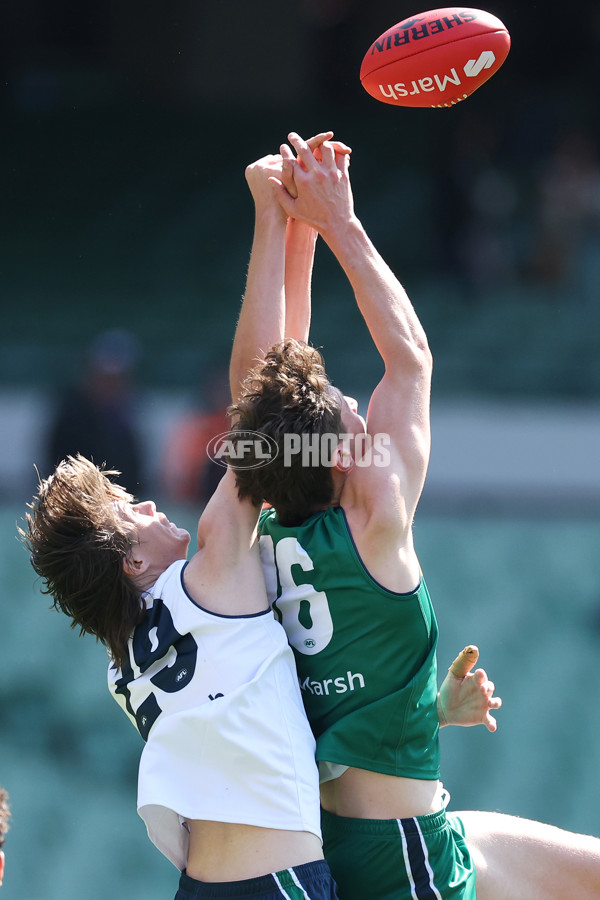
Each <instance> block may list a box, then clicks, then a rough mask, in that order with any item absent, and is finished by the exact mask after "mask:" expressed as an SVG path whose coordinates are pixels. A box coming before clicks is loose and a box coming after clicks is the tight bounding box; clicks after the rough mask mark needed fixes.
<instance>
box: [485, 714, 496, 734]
mask: <svg viewBox="0 0 600 900" xmlns="http://www.w3.org/2000/svg"><path fill="white" fill-rule="evenodd" d="M483 724H484V725H485V727H486V728H487V730H488V731H496V729H497V728H498V723H497V722H496V720H495V718H494V717H493V716H491V715H490V714H489V713H488V714H487V716H486V717H485V720H484V722H483Z"/></svg>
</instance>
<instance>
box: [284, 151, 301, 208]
mask: <svg viewBox="0 0 600 900" xmlns="http://www.w3.org/2000/svg"><path fill="white" fill-rule="evenodd" d="M282 149H283V148H282ZM288 150H289V147H288ZM289 154H290V155H289V156H287V155H286V156H283V154H282V157H283V158H282V162H281V181H282V183H283V186H284V187H285V189H286V190H287V192H288V194H289V195H290V197H294V198H295V197H297V196H298V191H297V190H296V183H295V181H294V165H295V162H294V157H293V155H292V152H291V150H289Z"/></svg>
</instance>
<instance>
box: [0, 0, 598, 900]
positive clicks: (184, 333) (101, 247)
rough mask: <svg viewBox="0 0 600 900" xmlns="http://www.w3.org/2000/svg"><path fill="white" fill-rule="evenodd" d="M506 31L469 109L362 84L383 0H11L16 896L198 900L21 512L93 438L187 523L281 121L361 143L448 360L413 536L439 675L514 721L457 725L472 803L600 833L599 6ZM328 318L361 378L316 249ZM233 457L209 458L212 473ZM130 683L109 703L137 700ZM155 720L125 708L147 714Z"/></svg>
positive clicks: (10, 674) (5, 67)
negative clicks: (501, 54)
mask: <svg viewBox="0 0 600 900" xmlns="http://www.w3.org/2000/svg"><path fill="white" fill-rule="evenodd" d="M487 8H489V9H490V11H491V12H493V13H494V14H496V15H497V16H499V17H500V18H501V19H502V20H503V21H504V22H505V24H506V25H507V27H508V29H509V31H510V33H511V36H512V49H511V52H510V54H509V57H508V59H507V61H506V63H505V64H504V66H503V67H502V68H501V69H500V71H499V72H498V73H497V74H496V75H495V76H494V77H493V78H492V79H491V81H490V82H489V83H487V84H485V85H484V86H483V87H482V88H481V89H480V90H479V91H478V92H477V93H475V94H474V95H473V96H472V97H470V98H469V99H468V100H466V101H465V102H464V103H461V104H459V105H458V106H456V107H454V108H452V109H449V110H426V109H425V110H410V109H397V108H393V107H391V106H387V105H385V104H383V103H378V102H376V101H375V100H373V99H372V98H371V97H369V96H368V95H367V94H366V92H365V91H364V90H363V89H362V87H361V85H360V83H359V78H358V72H359V69H360V63H361V60H362V57H363V54H364V53H365V52H366V50H367V49H368V47H369V45H370V44H371V43H372V41H373V40H374V39H375V38H376V37H377V36H378V35H379V34H380V33H381V32H383V31H385V30H386V29H387V28H388V27H390V26H391V25H392V24H394V23H395V22H397V21H399V20H401V19H402V18H405V17H406V16H409V15H412V14H414V13H417V12H420V11H421V9H419V8H418V6H415V5H414V4H408V3H406V2H394V3H392V2H390V0H371V2H369V3H364V2H360V0H290V2H288V3H283V4H282V3H275V2H271V0H255V2H252V3H248V2H242V0H231V2H228V3H205V2H202V0H173V2H171V3H169V4H165V3H159V2H157V0H146V2H145V3H140V2H139V0H128V2H125V3H124V2H117V0H106V2H104V3H90V2H81V0H78V2H75V0H50V2H48V0H20V2H18V3H17V2H11V3H6V4H3V8H2V11H1V13H0V22H1V25H0V112H1V117H2V140H1V145H0V147H1V150H0V153H1V166H0V179H1V195H0V196H1V203H2V209H3V215H2V216H1V217H0V229H1V238H0V292H1V296H2V326H3V327H2V329H1V330H0V421H1V427H2V441H1V442H0V501H1V505H0V536H1V537H2V543H1V545H0V572H1V573H2V581H3V585H4V591H3V598H2V600H1V601H0V704H1V706H0V784H4V785H5V786H6V787H7V788H8V789H9V792H10V794H11V805H12V811H13V818H12V827H11V831H10V832H9V835H8V837H7V841H6V847H5V851H6V857H7V861H6V878H5V887H4V890H5V891H6V892H7V897H8V898H9V900H54V898H58V897H60V898H64V897H76V896H86V897H87V898H89V900H95V898H105V897H108V896H111V897H112V896H114V897H125V896H133V897H142V896H143V897H145V898H147V900H154V898H159V897H165V896H169V895H170V894H169V892H171V894H174V892H175V882H176V872H175V870H174V869H173V868H172V867H171V866H170V865H169V864H168V863H166V862H165V861H164V860H163V859H162V858H161V857H160V855H159V854H158V851H156V850H155V849H154V848H153V847H152V846H151V845H150V843H149V842H148V840H147V839H146V837H145V835H144V833H143V826H142V824H141V821H140V820H138V819H137V816H136V814H135V773H136V766H137V758H138V756H139V751H140V749H141V748H140V746H139V744H138V741H139V738H138V737H137V735H136V734H135V732H134V730H133V729H132V728H131V726H130V725H128V724H127V723H126V721H125V718H124V717H123V715H122V714H121V713H119V712H118V711H117V709H116V707H114V704H113V703H112V701H111V700H110V698H109V696H108V692H107V691H106V688H105V685H104V681H103V679H104V666H105V654H104V651H103V650H102V648H99V647H97V646H95V645H94V643H93V640H91V639H89V638H88V639H83V640H79V639H78V637H77V635H76V634H74V633H73V632H71V631H70V630H69V628H68V622H67V620H66V619H64V617H63V618H61V617H59V616H58V615H57V614H56V613H51V612H49V611H48V609H47V606H48V602H47V598H44V597H42V596H41V595H40V593H39V585H36V584H35V581H34V576H33V572H32V571H31V569H30V567H29V564H28V560H27V555H26V553H25V551H24V549H23V548H22V547H21V546H20V545H19V544H18V542H17V540H16V523H17V522H18V521H20V520H21V519H22V517H23V515H24V511H25V503H26V501H27V499H28V498H29V497H30V496H31V494H32V493H33V491H34V490H35V485H36V474H35V468H34V466H37V468H38V470H39V472H40V474H41V475H45V474H47V473H48V472H49V471H51V469H52V466H53V464H54V462H55V461H56V460H57V459H58V458H60V457H61V456H63V455H64V454H65V453H68V452H74V451H75V450H81V451H82V452H85V453H86V454H88V455H92V456H93V457H94V459H95V460H96V461H98V462H101V461H104V460H106V462H107V464H108V465H109V466H111V467H115V468H118V469H120V470H121V471H122V472H123V478H124V481H125V483H126V486H127V487H128V488H129V490H131V491H132V492H134V493H135V494H136V495H138V496H141V495H143V496H146V495H151V496H155V497H156V498H157V499H158V500H160V502H161V503H163V504H167V506H168V509H169V512H170V515H171V517H173V516H174V514H175V512H177V510H179V511H180V513H179V514H180V518H182V524H186V523H187V524H188V526H189V527H190V528H192V529H193V528H194V524H193V523H194V519H195V517H196V515H197V513H198V511H199V510H200V509H201V508H202V504H203V503H204V501H205V499H206V496H207V495H208V494H209V493H210V491H211V490H212V489H213V488H214V483H215V478H216V477H217V476H215V473H214V471H213V470H211V468H210V467H209V466H207V463H206V458H205V454H204V446H205V444H206V441H207V439H208V438H210V437H211V436H212V435H216V434H218V433H219V432H220V431H223V430H224V429H225V426H224V424H223V422H224V418H223V415H224V409H225V407H226V405H227V389H226V371H227V363H228V356H229V351H230V347H231V341H232V336H233V330H234V327H235V322H236V318H237V313H238V310H239V305H240V299H241V296H242V292H243V289H244V279H245V271H246V266H247V262H248V256H249V250H250V242H251V231H252V224H253V221H252V204H251V199H250V195H249V192H248V191H247V188H246V185H245V181H244V168H245V166H246V165H247V164H248V163H249V162H251V161H252V160H254V159H255V158H257V157H258V156H261V155H263V154H265V153H269V152H277V150H278V147H279V144H280V143H281V142H282V141H283V140H285V139H286V135H287V133H288V132H289V131H290V130H296V131H299V132H300V133H301V134H303V135H304V136H308V135H310V134H312V133H315V132H317V131H320V130H323V129H327V128H332V129H333V130H334V131H335V133H336V136H337V137H339V138H340V139H341V140H343V141H345V142H346V143H348V144H350V145H351V146H352V148H353V151H354V152H353V157H352V170H351V171H352V178H353V186H354V194H355V202H356V209H357V212H358V215H359V216H360V218H361V219H362V221H363V222H364V224H365V226H366V228H367V230H368V231H369V233H370V235H371V237H372V238H373V240H374V242H375V244H376V245H377V247H378V248H379V250H380V251H381V252H382V254H383V255H384V257H385V258H386V260H387V261H388V262H389V263H390V265H391V266H392V268H393V269H394V271H395V272H396V273H397V274H398V276H399V277H400V279H401V280H402V281H403V283H404V285H405V286H406V288H407V290H408V292H409V294H410V296H411V298H412V299H413V302H414V304H415V307H416V308H417V310H418V312H419V315H420V316H421V319H422V321H423V323H424V324H425V327H426V329H427V332H428V335H429V338H430V343H431V346H432V350H433V353H434V358H435V378H434V387H433V412H432V425H433V452H432V459H431V468H430V475H429V478H428V482H427V486H426V489H425V493H424V497H423V501H422V507H421V513H420V515H419V517H418V519H417V524H416V529H415V536H416V540H417V547H418V548H419V549H420V554H421V559H422V563H423V567H424V569H425V571H426V574H427V577H428V581H429V583H430V587H431V588H432V592H433V596H434V602H435V603H436V605H437V609H438V616H439V619H440V625H441V632H442V642H441V646H440V668H441V669H442V670H443V669H444V667H445V665H446V661H447V662H448V663H449V662H450V660H451V659H452V658H453V657H454V656H455V655H456V653H457V652H458V650H459V649H460V648H461V647H462V646H463V645H464V644H465V643H467V642H475V643H478V644H479V645H480V647H481V649H482V664H483V665H484V666H486V668H488V670H489V672H490V674H491V676H492V677H493V678H494V680H495V681H496V682H497V685H498V691H499V693H500V694H501V695H502V696H504V698H505V707H504V710H503V711H502V712H501V713H500V714H499V719H500V721H501V728H500V731H499V733H498V734H497V735H494V736H489V735H487V734H486V733H483V729H478V730H470V731H469V732H466V731H464V730H462V729H461V730H458V729H457V730H456V731H455V733H454V734H448V735H446V734H444V735H443V752H444V761H443V770H444V780H445V782H446V785H447V787H448V788H449V789H450V792H451V793H452V795H453V804H452V805H453V807H454V808H458V807H460V806H469V807H475V806H477V807H481V808H500V809H503V810H505V811H507V812H515V813H519V814H522V815H527V816H531V817H538V818H543V819H546V820H550V821H553V822H555V823H556V824H559V825H563V826H565V827H568V828H572V829H575V830H582V831H583V830H586V831H594V832H595V833H600V832H598V829H597V824H596V818H595V810H596V808H597V800H598V790H597V786H596V782H595V779H596V772H597V769H598V763H599V762H600V760H599V756H600V751H599V749H598V740H599V739H600V732H599V731H598V728H597V726H596V724H595V721H594V719H595V718H597V717H595V716H594V708H595V699H596V696H597V687H598V674H597V671H596V668H595V665H594V660H595V658H596V654H597V649H598V641H600V629H598V628H597V623H598V610H599V609H600V568H599V566H598V552H597V536H598V519H599V513H598V509H599V507H598V503H599V502H600V475H599V473H598V460H599V457H600V425H599V413H600V362H599V359H600V126H599V120H598V115H597V111H596V107H597V103H596V88H595V81H594V77H593V72H594V63H595V60H596V58H597V56H598V52H599V50H600V7H598V5H597V4H594V3H591V2H588V3H587V4H586V3H584V4H583V5H580V6H579V7H578V8H577V10H576V11H574V12H573V14H572V16H569V15H567V14H566V13H565V10H564V9H563V8H559V7H557V6H556V5H553V4H550V5H548V4H541V3H528V2H525V3H516V2H514V0H511V2H508V0H506V2H502V0H499V2H494V3H493V5H492V6H488V7H487ZM313 296H314V317H313V322H314V325H313V338H314V341H315V343H317V344H322V345H323V347H324V353H325V357H326V360H327V363H328V368H329V369H330V372H331V375H332V377H333V379H334V380H335V381H336V383H338V384H340V385H341V386H343V388H344V391H345V392H347V393H350V394H353V395H355V396H356V397H358V398H359V400H363V401H364V400H366V399H367V398H368V396H369V394H370V391H371V390H372V388H373V386H374V384H375V383H376V381H377V379H378V378H379V377H380V375H381V369H380V363H379V360H378V358H377V355H376V353H375V351H374V350H373V348H372V346H371V344H370V341H369V338H368V334H367V332H366V329H365V326H364V324H363V322H362V320H361V318H360V316H359V314H358V312H357V311H356V309H355V306H354V302H353V298H352V294H351V292H350V290H349V287H348V285H347V283H346V281H345V279H344V277H343V276H342V274H341V272H340V270H339V269H338V267H337V265H336V264H335V262H334V261H333V258H332V257H331V255H330V254H329V252H328V251H327V250H326V249H325V248H324V247H319V249H318V253H317V261H316V267H315V283H314V292H313ZM217 475H218V473H217ZM113 707H114V708H113ZM130 732H131V733H130Z"/></svg>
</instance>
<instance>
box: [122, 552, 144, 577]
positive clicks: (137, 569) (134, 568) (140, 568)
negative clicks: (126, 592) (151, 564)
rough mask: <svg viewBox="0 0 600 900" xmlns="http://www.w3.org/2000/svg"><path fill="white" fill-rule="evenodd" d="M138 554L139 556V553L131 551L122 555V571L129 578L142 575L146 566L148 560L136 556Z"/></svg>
mask: <svg viewBox="0 0 600 900" xmlns="http://www.w3.org/2000/svg"><path fill="white" fill-rule="evenodd" d="M139 556H141V554H140V553H131V554H130V555H129V556H124V557H123V571H124V572H125V574H126V575H129V577H130V578H137V577H138V576H139V575H143V574H144V572H145V571H146V569H147V568H148V561H147V560H145V559H138V558H136V557H139Z"/></svg>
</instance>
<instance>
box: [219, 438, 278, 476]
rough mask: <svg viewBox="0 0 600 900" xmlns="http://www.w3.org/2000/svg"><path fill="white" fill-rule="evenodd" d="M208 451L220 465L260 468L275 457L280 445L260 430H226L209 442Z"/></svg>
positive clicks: (235, 467)
mask: <svg viewBox="0 0 600 900" xmlns="http://www.w3.org/2000/svg"><path fill="white" fill-rule="evenodd" d="M206 453H207V455H208V457H209V459H212V461H213V462H216V463H217V465H219V466H224V467H227V466H230V467H231V468H232V469H259V468H260V467H261V466H266V465H268V464H269V463H270V462H272V461H273V460H274V459H275V457H276V456H277V453H278V447H277V444H276V443H275V441H274V440H273V438H270V437H269V436H268V435H266V434H262V433H261V432H260V431H224V432H222V433H221V434H218V435H217V436H216V437H214V438H213V439H212V440H211V441H210V442H209V443H208V444H207V446H206Z"/></svg>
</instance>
